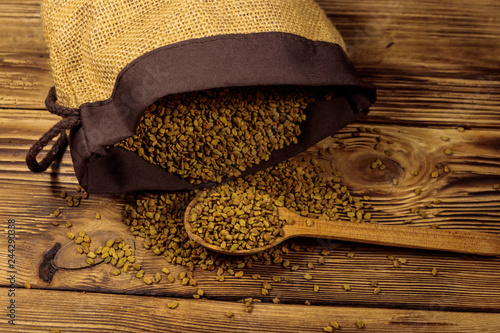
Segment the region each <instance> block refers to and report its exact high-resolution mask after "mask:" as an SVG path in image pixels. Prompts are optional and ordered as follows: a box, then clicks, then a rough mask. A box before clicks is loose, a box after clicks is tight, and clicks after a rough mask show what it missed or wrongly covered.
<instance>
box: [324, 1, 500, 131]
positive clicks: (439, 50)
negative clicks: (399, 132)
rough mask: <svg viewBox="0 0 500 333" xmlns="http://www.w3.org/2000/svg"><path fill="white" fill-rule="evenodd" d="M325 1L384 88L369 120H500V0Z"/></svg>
mask: <svg viewBox="0 0 500 333" xmlns="http://www.w3.org/2000/svg"><path fill="white" fill-rule="evenodd" d="M318 3H319V4H320V5H321V6H322V7H323V8H324V9H325V11H326V12H327V13H328V14H329V16H330V18H331V19H332V21H333V22H334V23H335V25H336V27H337V28H338V29H339V31H340V33H341V34H342V36H343V37H344V39H345V41H346V44H347V49H348V53H349V55H350V57H351V60H352V61H353V63H354V64H355V65H356V66H357V67H358V69H359V70H360V71H361V73H362V74H363V75H364V76H365V77H366V79H367V80H368V81H370V82H373V83H374V84H375V85H377V87H378V96H379V98H378V101H377V103H376V104H375V106H374V107H373V109H372V112H371V113H370V116H369V117H367V118H366V119H365V121H366V122H374V123H376V122H385V123H387V122H389V123H394V124H404V123H412V124H415V123H419V124H422V125H433V126H435V125H437V124H446V125H448V126H453V125H455V126H471V127H472V126H492V127H498V125H499V121H500V117H499V111H500V108H499V106H500V95H499V92H500V76H499V74H498V61H497V56H496V55H497V54H499V53H500V22H499V21H498V20H496V19H495V17H498V15H499V14H500V8H499V7H498V6H497V5H496V3H495V2H494V1H492V0H484V1H476V2H474V4H473V5H470V4H468V3H467V2H463V1H452V0H448V1H393V0H385V1H362V2H359V1H358V2H356V3H349V4H347V3H345V2H339V1H328V0H319V1H318ZM486 124H488V125H486Z"/></svg>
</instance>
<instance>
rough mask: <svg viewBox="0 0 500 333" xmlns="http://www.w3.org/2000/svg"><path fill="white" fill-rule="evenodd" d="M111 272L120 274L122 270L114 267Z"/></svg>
mask: <svg viewBox="0 0 500 333" xmlns="http://www.w3.org/2000/svg"><path fill="white" fill-rule="evenodd" d="M111 273H113V275H120V274H121V273H122V271H120V270H119V269H118V268H117V269H114V270H113V271H112V272H111Z"/></svg>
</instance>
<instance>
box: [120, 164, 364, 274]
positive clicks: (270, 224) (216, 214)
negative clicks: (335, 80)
mask: <svg viewBox="0 0 500 333" xmlns="http://www.w3.org/2000/svg"><path fill="white" fill-rule="evenodd" d="M314 170H315V169H314V168H304V167H301V166H299V165H298V164H297V163H295V162H292V161H286V162H282V163H280V164H278V165H276V166H273V167H271V168H268V169H266V170H262V171H259V172H257V173H255V174H254V175H249V176H247V177H244V178H237V179H234V180H231V181H229V182H228V183H226V184H224V185H221V186H217V187H215V188H213V189H211V190H209V192H208V193H209V194H207V196H208V197H209V200H207V201H204V200H202V199H203V196H199V198H200V200H199V202H198V204H197V205H196V206H195V207H196V209H195V210H194V211H192V213H193V214H196V216H194V215H193V216H190V217H189V219H190V221H191V222H192V224H193V225H194V228H193V229H194V231H195V232H196V233H197V234H199V235H200V236H201V237H202V238H204V239H206V240H207V241H209V242H211V243H212V244H215V245H218V246H220V247H221V248H226V249H230V250H233V251H236V250H238V249H250V248H253V247H257V246H263V245H266V244H270V243H272V242H273V241H274V239H275V237H276V236H277V235H279V233H280V231H281V227H282V225H283V224H284V223H286V221H284V220H283V219H280V218H279V217H278V216H277V214H276V207H277V206H285V207H287V208H288V209H290V210H292V211H295V212H297V213H299V214H301V215H303V216H308V217H312V218H314V217H318V216H320V217H321V218H323V219H330V220H337V219H341V220H347V221H353V222H361V221H365V220H366V219H365V218H366V217H370V214H369V213H368V212H365V210H366V207H365V205H364V203H363V202H362V200H361V199H360V198H355V197H353V196H352V195H351V194H350V193H349V191H348V190H347V187H346V186H342V185H340V178H339V177H333V178H332V179H327V178H325V177H323V176H320V175H318V174H317V173H316V172H315V171H314ZM211 196H212V197H213V198H212V199H215V197H218V200H219V202H220V199H223V200H222V201H223V202H222V203H221V204H218V203H215V204H214V202H216V200H212V199H210V197H211ZM214 196H215V197H214ZM194 198H195V193H194V192H177V193H162V194H157V193H146V194H136V195H129V197H128V202H129V203H128V204H126V205H125V209H124V211H123V215H124V222H125V223H126V224H127V225H129V226H130V231H131V232H132V233H133V234H134V235H137V236H139V237H143V238H144V246H145V247H146V248H148V249H149V248H151V249H152V250H153V252H154V253H156V254H157V255H164V256H165V258H166V259H167V261H169V262H173V263H176V264H181V265H186V266H188V267H189V268H190V269H191V270H192V269H194V267H195V266H200V267H201V268H202V269H207V268H210V267H211V269H214V268H215V267H222V268H223V269H225V268H228V267H229V266H231V264H229V265H225V263H227V262H228V261H229V262H231V261H232V260H231V259H228V258H226V257H223V256H222V257H221V256H220V255H219V254H216V253H213V252H211V251H209V250H207V249H205V248H203V247H201V246H199V245H198V244H197V243H195V242H193V241H191V240H190V239H189V238H188V235H187V233H186V230H185V229H184V224H183V223H184V220H183V219H184V210H185V208H186V206H187V205H188V204H189V202H190V201H191V200H192V199H194ZM286 247H287V245H284V246H283V247H280V248H278V249H271V250H269V251H266V252H263V253H260V254H258V255H254V256H248V257H239V258H235V260H234V262H237V264H240V263H243V264H242V265H243V267H244V265H245V264H244V263H245V262H248V261H253V260H262V261H264V262H265V263H271V262H276V260H277V258H280V253H279V252H280V251H281V250H282V249H283V248H286ZM218 258H224V259H223V260H220V261H218V260H217V259H218ZM278 261H279V260H278ZM225 266H227V267H225Z"/></svg>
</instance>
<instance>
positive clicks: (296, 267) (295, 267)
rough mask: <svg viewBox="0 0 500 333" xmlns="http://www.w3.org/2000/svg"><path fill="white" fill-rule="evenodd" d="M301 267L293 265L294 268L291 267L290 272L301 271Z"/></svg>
mask: <svg viewBox="0 0 500 333" xmlns="http://www.w3.org/2000/svg"><path fill="white" fill-rule="evenodd" d="M299 267H300V266H299V265H292V267H290V270H292V271H296V270H298V269H299Z"/></svg>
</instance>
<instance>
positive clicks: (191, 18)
mask: <svg viewBox="0 0 500 333" xmlns="http://www.w3.org/2000/svg"><path fill="white" fill-rule="evenodd" d="M42 20H43V23H44V33H45V38H46V40H47V44H48V47H49V50H50V57H51V66H52V71H53V73H54V81H55V85H56V88H57V99H58V102H59V104H61V105H65V106H68V107H72V108H78V107H79V106H80V105H81V104H83V103H88V102H95V101H102V100H106V99H108V98H109V97H110V96H111V93H112V91H113V87H114V85H115V82H116V78H117V76H118V73H119V72H120V71H121V70H122V69H123V68H124V67H125V66H126V65H127V64H129V63H130V62H132V61H133V60H134V59H136V58H138V57H139V56H141V55H143V54H145V53H147V52H149V51H152V50H154V49H157V48H159V47H162V46H165V45H171V44H175V43H178V42H182V41H186V40H191V39H196V38H203V37H211V36H217V35H231V34H250V33H259V32H277V31H279V32H285V33H290V34H294V35H298V36H302V37H304V38H307V39H309V40H312V41H324V42H329V43H334V44H339V45H341V46H342V47H343V46H344V44H343V41H342V38H341V37H340V35H339V33H338V32H337V30H336V29H335V27H334V26H333V24H332V22H331V21H330V20H329V19H328V18H327V17H326V15H325V13H324V11H322V10H321V9H320V8H319V7H318V5H317V4H316V3H315V2H314V1H313V0H280V1H276V0H274V1H273V0H271V1H260V0H222V1H220V0H201V1H200V0H170V1H158V0H141V1H123V0H111V1H109V0H94V1H89V0H70V1H67V0H66V1H61V0H56V1H54V0H46V1H43V2H42ZM228 52H230V50H228Z"/></svg>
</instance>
